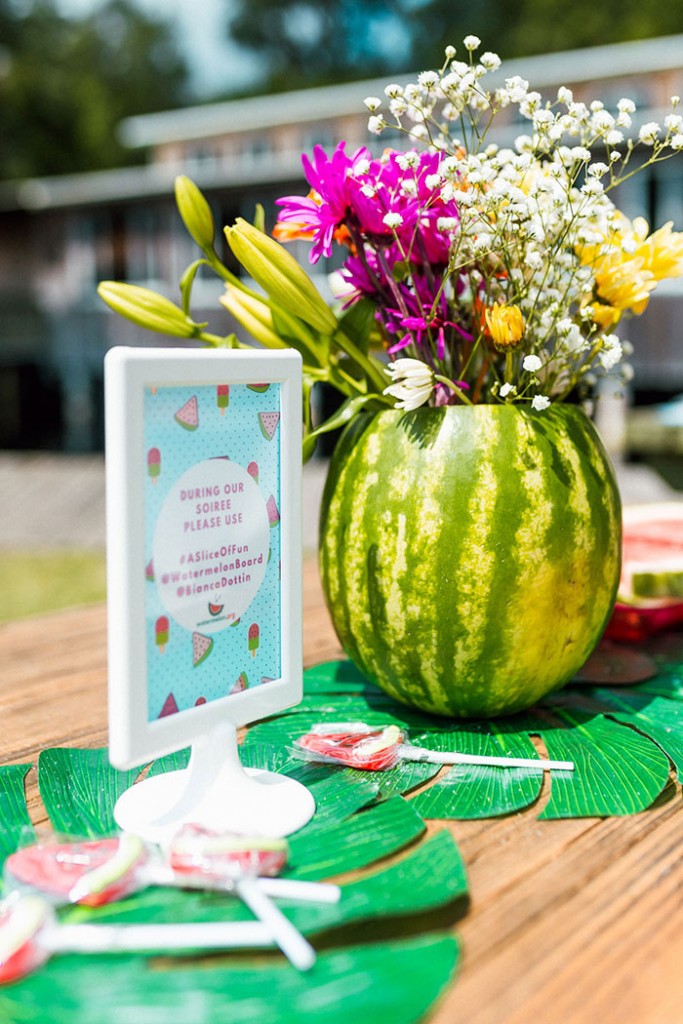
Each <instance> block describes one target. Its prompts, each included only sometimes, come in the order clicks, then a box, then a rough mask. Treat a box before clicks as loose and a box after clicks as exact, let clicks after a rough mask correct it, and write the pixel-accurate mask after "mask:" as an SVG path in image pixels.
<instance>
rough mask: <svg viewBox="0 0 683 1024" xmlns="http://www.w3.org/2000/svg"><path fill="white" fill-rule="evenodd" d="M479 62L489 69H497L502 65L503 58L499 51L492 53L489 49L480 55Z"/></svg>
mask: <svg viewBox="0 0 683 1024" xmlns="http://www.w3.org/2000/svg"><path fill="white" fill-rule="evenodd" d="M479 63H480V64H481V66H482V67H483V68H485V69H486V70H487V71H497V70H498V68H499V67H500V65H501V60H500V57H499V56H498V54H497V53H491V52H490V51H489V50H487V51H486V53H482V55H481V56H480V58H479Z"/></svg>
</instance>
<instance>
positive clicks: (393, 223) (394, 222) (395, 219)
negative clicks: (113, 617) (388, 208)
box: [382, 213, 403, 228]
mask: <svg viewBox="0 0 683 1024" xmlns="http://www.w3.org/2000/svg"><path fill="white" fill-rule="evenodd" d="M382 223H383V224H386V226H387V227H388V228H400V226H401V224H402V223H403V217H402V216H401V214H400V213H385V214H384V216H383V217H382Z"/></svg>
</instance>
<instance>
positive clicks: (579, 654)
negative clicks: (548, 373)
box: [320, 405, 621, 717]
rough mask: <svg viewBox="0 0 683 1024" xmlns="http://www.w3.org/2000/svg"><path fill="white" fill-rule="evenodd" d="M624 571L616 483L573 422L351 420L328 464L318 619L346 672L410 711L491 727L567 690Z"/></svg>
mask: <svg viewBox="0 0 683 1024" xmlns="http://www.w3.org/2000/svg"><path fill="white" fill-rule="evenodd" d="M620 564H621V504H620V499H619V492H618V488H617V483H616V479H615V476H614V472H613V469H612V466H611V463H610V461H609V458H608V456H607V454H606V452H605V450H604V448H603V446H602V443H601V441H600V439H599V437H598V435H597V433H596V431H595V429H594V427H593V425H592V423H591V422H590V420H589V419H588V418H587V417H586V416H585V414H584V413H583V412H582V410H581V409H579V408H577V407H575V406H570V405H555V406H551V407H550V408H549V409H547V410H544V411H543V412H534V411H532V410H531V409H529V408H522V407H519V406H512V405H510V406H507V405H501V406H490V405H481V406H472V407H445V408H441V409H417V410H415V411H412V412H407V413H406V412H403V411H401V410H387V411H385V412H380V413H377V414H375V415H372V414H363V415H361V416H359V417H358V418H357V419H355V420H354V421H353V422H352V423H351V424H350V425H349V427H348V428H347V430H346V431H345V433H344V434H343V435H342V437H341V439H340V441H339V443H338V445H337V448H336V450H335V452H334V455H333V457H332V461H331V464H330V470H329V474H328V479H327V483H326V487H325V491H324V494H323V500H322V508H321V520H320V569H321V578H322V583H323V590H324V593H325V599H326V602H327V606H328V609H329V611H330V615H331V617H332V621H333V624H334V627H335V629H336V631H337V634H338V636H339V639H340V642H341V644H342V646H343V648H344V650H345V651H346V652H347V654H348V655H349V657H350V658H351V659H352V660H353V661H354V662H355V663H356V665H357V666H358V667H359V668H360V669H361V671H362V672H364V673H365V674H366V675H367V676H368V677H369V678H370V679H372V680H373V681H375V682H376V683H377V684H378V685H379V686H381V687H382V688H383V689H384V690H385V691H386V692H387V693H389V694H390V695H391V696H393V697H395V698H396V699H397V700H398V701H401V702H402V703H404V704H408V705H410V706H412V707H417V708H420V709H422V710H425V711H430V712H434V713H437V714H441V715H447V716H454V717H484V716H492V715H493V716H496V715H503V714H510V713H512V712H515V711H518V710H521V709H524V708H527V707H530V706H531V705H532V704H534V703H535V702H536V701H538V700H539V699H540V698H541V697H543V696H545V695H546V694H547V693H549V692H551V691H552V690H554V689H557V688H559V687H561V686H563V685H564V684H565V683H566V682H568V681H569V679H570V678H571V677H572V676H573V675H574V673H575V672H576V671H577V670H578V669H579V668H580V667H581V666H582V665H583V663H584V662H585V660H586V658H587V657H588V655H589V654H590V653H591V651H592V650H593V648H594V647H595V645H596V644H597V642H598V640H599V639H600V636H601V635H602V632H603V630H604V628H605V625H606V624H607V621H608V619H609V616H610V613H611V610H612V607H613V605H614V600H615V597H616V590H617V585H618V581H619V574H620Z"/></svg>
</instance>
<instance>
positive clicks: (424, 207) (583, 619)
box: [100, 36, 683, 717]
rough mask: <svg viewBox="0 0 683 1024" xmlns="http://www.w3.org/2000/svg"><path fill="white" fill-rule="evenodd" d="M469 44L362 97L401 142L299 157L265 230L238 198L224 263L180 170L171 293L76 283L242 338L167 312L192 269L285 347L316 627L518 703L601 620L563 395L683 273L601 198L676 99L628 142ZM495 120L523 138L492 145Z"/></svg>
mask: <svg viewBox="0 0 683 1024" xmlns="http://www.w3.org/2000/svg"><path fill="white" fill-rule="evenodd" d="M479 45H480V44H479V40H478V39H476V38H475V37H473V36H469V37H467V38H466V39H465V41H464V50H465V59H464V60H460V59H458V58H457V54H456V51H455V49H454V48H452V47H450V48H448V50H447V51H446V54H445V59H444V62H443V64H442V66H441V67H440V68H439V69H438V70H436V71H428V72H424V73H423V74H420V75H419V76H418V78H417V81H416V82H413V83H410V84H408V85H406V86H399V85H397V84H391V85H388V86H387V88H386V90H385V97H384V98H378V97H368V98H367V99H366V100H365V104H366V106H367V108H369V111H370V121H369V128H370V132H372V133H376V134H378V135H380V134H381V133H382V131H384V130H385V129H386V128H391V129H392V130H393V131H394V132H396V133H399V136H400V137H402V138H403V139H404V141H405V145H404V147H403V148H393V149H387V150H385V151H384V152H383V153H382V154H381V155H380V156H374V155H373V153H372V152H371V151H370V150H369V149H366V148H362V149H359V150H358V151H356V152H355V153H350V152H347V151H346V148H345V145H344V143H343V142H341V143H340V144H339V145H338V146H337V148H336V149H335V151H334V152H333V153H332V154H331V155H328V154H327V153H325V152H324V150H323V149H322V148H320V147H316V149H315V150H314V152H313V156H312V158H308V157H306V156H305V157H304V158H303V164H304V170H305V173H306V177H307V179H308V183H309V186H310V191H309V193H308V195H306V196H287V197H285V198H283V199H280V200H279V201H278V204H277V205H278V209H279V217H278V221H277V224H276V226H275V232H274V233H275V236H276V237H275V238H273V237H270V236H269V235H267V234H266V233H265V232H264V230H263V227H264V223H263V213H262V211H259V212H258V213H257V219H256V223H255V224H249V223H247V222H246V221H244V220H238V221H237V222H236V223H235V224H233V225H231V226H229V227H227V228H226V229H225V233H226V237H227V241H228V244H229V246H230V248H231V250H232V252H233V254H234V256H235V257H236V259H237V261H238V262H239V263H240V264H241V266H242V267H243V269H244V271H245V273H246V275H247V278H246V279H242V278H238V277H236V276H235V275H233V274H232V273H231V272H230V271H229V270H228V269H227V268H226V267H225V266H224V265H223V264H222V263H221V261H220V260H219V258H218V256H217V254H216V251H215V248H214V238H215V228H214V223H213V219H212V217H211V213H210V210H209V206H208V204H207V202H206V200H205V199H204V197H203V196H202V194H201V193H200V192H199V190H198V189H197V188H196V186H195V185H194V184H193V183H192V182H191V181H189V180H188V179H187V178H185V177H181V178H179V179H178V180H177V183H176V197H177V202H178V206H179V209H180V213H181V216H182V218H183V220H184V222H185V225H186V227H187V228H188V230H189V232H190V234H191V235H192V237H193V238H194V240H195V241H196V242H197V243H198V245H199V246H200V248H201V249H202V253H203V254H202V256H201V257H200V258H199V259H198V260H196V261H195V262H194V263H193V264H191V266H190V267H189V268H188V270H187V271H186V273H185V275H184V277H183V279H182V281H181V297H182V301H181V305H180V306H177V305H175V304H174V303H172V302H170V301H169V300H168V299H162V298H161V297H159V296H155V295H154V294H152V293H150V292H148V291H145V290H143V289H137V288H133V287H131V286H129V285H124V284H115V283H103V284H102V285H101V286H100V294H101V295H102V296H103V298H104V299H105V301H107V302H108V303H109V304H110V305H111V306H113V308H114V309H116V310H117V311H118V312H120V313H122V314H124V315H126V316H128V317H130V318H131V319H133V320H135V321H136V322H137V323H139V324H141V325H143V326H144V327H149V328H152V329H154V330H158V331H162V332H165V333H170V334H173V335H179V336H181V337H186V338H194V339H197V340H199V341H203V342H206V343H209V344H213V345H227V346H236V345H242V344H245V342H243V341H240V340H238V339H237V337H236V336H235V335H228V336H227V337H218V336H215V335H212V334H210V333H207V331H206V325H204V324H201V323H197V322H195V321H194V320H193V319H192V317H191V312H190V299H191V289H192V283H193V280H194V277H195V274H196V272H197V269H198V268H199V266H201V265H202V264H207V265H208V266H210V267H211V268H213V270H214V271H215V272H216V273H217V274H218V275H219V276H220V277H221V278H222V279H223V281H224V282H225V293H224V295H223V297H222V302H223V305H224V306H225V307H226V309H227V310H228V311H229V312H230V313H231V314H232V316H233V317H234V319H235V320H236V321H237V322H238V323H239V324H240V325H241V326H242V327H243V328H244V329H245V330H246V331H247V332H248V333H249V334H250V335H251V336H252V338H253V339H255V341H256V342H258V343H259V344H261V345H264V346H266V347H272V348H278V347H281V346H293V347H295V348H296V349H298V351H299V352H300V353H301V355H302V358H303V366H304V413H303V418H304V426H305V431H304V457H306V456H308V455H310V454H311V453H312V451H313V449H314V447H315V443H316V438H317V437H318V436H319V435H320V434H321V433H323V432H324V431H327V430H331V429H334V428H337V427H340V426H342V425H345V424H346V430H345V432H344V434H343V435H342V437H341V439H340V440H339V442H338V444H337V446H336V448H335V452H334V455H333V458H332V461H331V465H330V471H329V474H328V480H327V485H326V488H325V492H324V495H323V500H322V510H321V528H320V569H321V578H322V583H323V590H324V593H325V597H326V600H327V605H328V608H329V611H330V615H331V618H332V621H333V624H334V626H335V628H336V630H337V633H338V635H339V638H340V642H341V644H342V646H343V648H344V649H345V651H346V652H347V653H348V654H349V656H350V657H351V658H352V659H353V660H354V661H355V663H356V664H357V665H358V666H359V668H360V669H361V671H362V672H363V673H364V674H365V675H366V676H367V677H368V678H369V679H371V680H373V681H375V682H376V683H378V684H379V685H380V686H382V687H383V688H384V689H385V690H386V691H387V692H388V693H389V694H390V695H391V696H393V697H395V698H396V699H397V700H399V701H402V702H404V703H406V704H409V705H411V706H415V707H418V708H421V709H423V710H426V711H429V712H433V713H437V714H442V715H450V716H456V717H469V716H491V715H499V714H509V713H511V712H514V711H518V710H520V709H523V708H527V707H530V706H531V705H532V704H534V703H535V702H536V701H537V700H539V699H540V698H542V697H543V696H544V695H545V694H547V693H549V692H551V691H552V690H554V689H557V688H558V687H560V686H563V685H564V684H565V683H566V682H568V681H569V680H570V679H571V678H572V677H573V675H574V673H576V671H577V670H578V669H579V668H581V666H582V665H583V664H584V662H585V661H586V659H587V658H588V656H589V655H590V653H591V651H592V650H593V648H594V647H595V645H596V644H597V642H598V640H599V638H600V637H601V635H602V633H603V631H604V629H605V626H606V624H607V621H608V619H609V617H610V614H611V612H612V609H613V606H614V601H615V596H616V591H617V585H618V581H619V575H620V561H621V507H620V499H619V493H618V488H617V483H616V479H615V477H614V472H613V469H612V466H611V464H610V461H609V458H608V456H607V454H606V452H605V451H604V448H603V446H602V444H601V441H600V438H599V437H598V435H597V432H596V431H595V429H594V427H593V425H592V423H591V422H590V419H589V418H588V417H587V416H586V415H585V414H584V412H583V411H582V409H581V408H580V407H579V404H580V402H581V400H582V399H583V398H584V397H585V396H589V395H590V394H591V392H592V391H593V389H595V387H596V385H597V384H598V382H599V378H600V377H601V376H604V375H607V374H611V375H618V376H619V377H620V379H621V380H628V378H629V376H630V372H631V371H630V367H629V364H628V362H626V361H624V356H625V355H626V356H627V355H628V351H629V348H628V343H627V342H626V341H624V340H622V339H620V338H619V337H618V335H617V334H616V328H617V327H618V325H619V324H620V323H621V322H622V320H623V319H624V318H625V317H627V316H629V315H633V314H638V313H642V312H643V310H644V309H645V307H646V306H647V303H648V300H649V298H650V295H651V294H652V291H653V290H654V288H655V287H656V285H657V283H658V281H660V280H662V279H663V278H667V277H675V276H678V275H680V274H681V273H683V235H682V234H677V233H675V232H673V231H672V225H671V224H666V225H664V226H663V227H661V228H659V229H658V230H656V231H654V232H653V233H650V231H649V228H648V225H647V224H646V223H645V222H644V221H643V220H642V219H640V218H638V219H636V220H634V221H630V220H629V219H627V217H626V216H624V214H623V213H621V212H620V211H619V209H618V208H617V207H616V206H615V204H614V202H613V201H612V198H611V194H612V193H614V191H615V190H616V189H617V188H618V186H619V185H620V184H622V183H623V182H625V181H627V180H628V179H629V178H631V177H632V176H633V175H635V174H637V173H638V172H640V171H643V170H644V169H646V168H648V167H651V166H652V165H654V164H656V163H658V162H659V161H662V160H664V159H666V158H667V157H669V156H671V155H672V154H674V153H676V152H678V151H680V150H682V149H683V118H682V117H681V115H679V114H678V113H677V112H676V108H677V106H678V104H679V99H678V97H673V99H672V109H671V113H670V114H669V115H668V116H667V117H666V119H665V122H664V125H663V126H660V125H658V124H655V123H648V124H644V125H642V126H641V127H640V129H639V131H638V134H637V138H636V139H635V140H634V139H631V138H627V132H628V130H629V129H630V128H631V126H632V124H633V115H634V113H635V107H634V104H633V103H632V102H631V101H630V100H628V99H623V100H621V101H619V103H618V105H617V107H616V109H615V110H614V111H610V110H608V109H607V108H606V107H605V105H604V104H603V103H601V102H599V101H595V102H592V103H589V104H586V103H583V102H580V101H577V100H575V99H574V97H573V96H572V94H571V92H570V91H569V90H568V89H566V88H561V89H560V90H559V91H558V93H557V96H556V97H555V98H553V99H552V100H543V99H542V97H541V96H540V94H539V93H537V92H535V91H533V90H531V89H530V88H529V85H528V83H527V82H525V81H523V80H522V79H521V78H518V77H514V78H507V79H502V76H498V80H499V81H501V82H502V84H500V85H498V86H497V87H496V88H491V89H490V88H488V87H487V76H490V75H492V74H494V73H497V72H498V69H499V65H500V60H499V58H498V57H497V56H496V55H495V54H492V53H482V54H481V56H480V57H478V58H477V57H476V56H475V54H476V53H477V51H478V49H479ZM489 80H490V79H489ZM513 115H514V116H515V117H521V118H522V119H523V120H525V121H526V122H527V123H528V133H526V134H521V135H519V136H517V137H516V138H514V139H513V140H511V144H504V142H505V132H506V131H508V132H509V130H510V128H509V126H510V123H511V122H512V120H513ZM506 122H507V125H508V127H507V129H506V127H505V125H506ZM293 239H308V240H309V241H310V243H311V249H310V260H311V262H312V263H316V262H317V261H319V260H320V259H321V258H327V257H331V256H332V255H333V254H334V253H335V251H338V252H339V253H341V255H342V259H341V267H340V269H339V270H338V271H336V272H335V274H334V275H333V281H334V284H333V288H332V291H333V294H334V300H333V302H331V303H328V301H326V299H325V298H324V297H323V296H322V295H321V294H320V292H319V291H318V290H317V288H316V287H315V285H314V283H313V281H312V279H311V277H309V275H308V274H307V273H306V272H305V270H304V269H303V268H302V267H301V266H300V264H299V263H298V262H297V261H296V260H295V259H294V258H293V257H292V255H291V254H290V253H289V252H288V251H287V250H286V248H285V245H286V243H287V242H289V241H290V240H293ZM283 243H284V244H283ZM249 279H250V280H249ZM316 382H326V383H328V384H330V385H332V386H333V387H335V388H336V389H337V390H338V391H339V392H340V393H341V396H342V403H341V405H340V407H339V409H338V411H337V412H336V413H335V414H334V415H332V416H331V417H330V418H329V419H328V420H327V421H325V422H323V423H314V422H312V416H311V411H310V410H311V402H310V398H311V389H312V387H313V385H314V384H315V383H316ZM568 399H571V401H567V400H568Z"/></svg>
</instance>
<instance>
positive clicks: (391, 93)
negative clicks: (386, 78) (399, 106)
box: [384, 82, 403, 100]
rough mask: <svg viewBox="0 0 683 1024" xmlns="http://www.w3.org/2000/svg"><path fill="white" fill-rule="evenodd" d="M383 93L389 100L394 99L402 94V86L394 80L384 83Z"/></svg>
mask: <svg viewBox="0 0 683 1024" xmlns="http://www.w3.org/2000/svg"><path fill="white" fill-rule="evenodd" d="M384 95H385V96H386V97H387V99H389V100H396V99H398V98H399V97H401V96H403V88H402V87H401V86H400V85H398V84H397V83H396V82H390V83H389V85H385V87H384Z"/></svg>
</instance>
